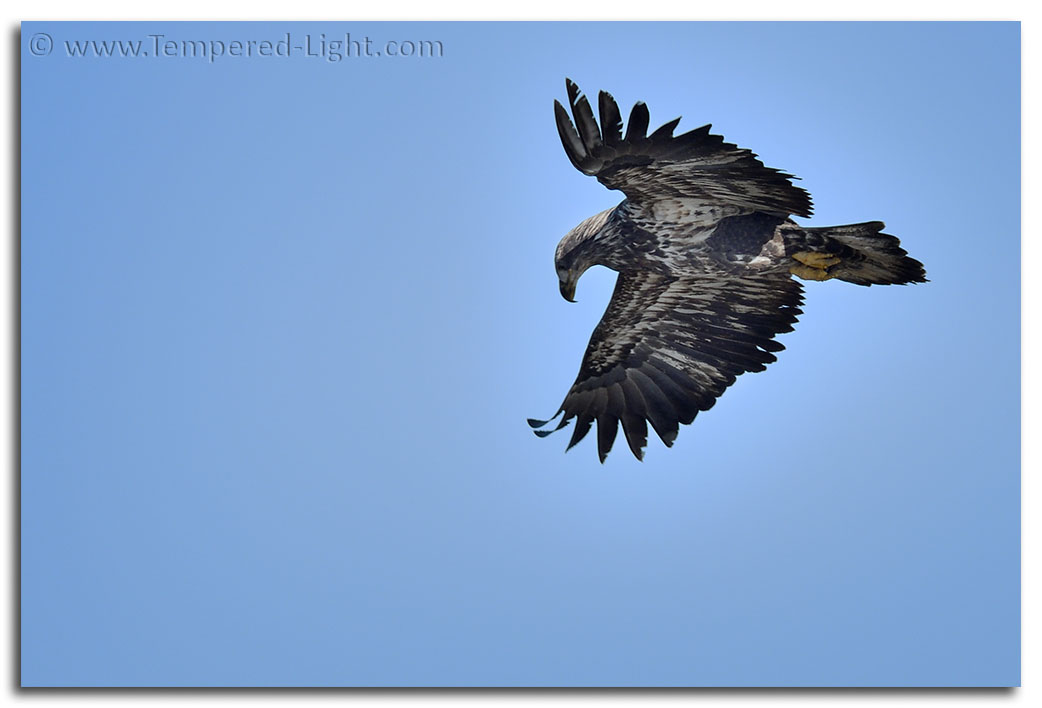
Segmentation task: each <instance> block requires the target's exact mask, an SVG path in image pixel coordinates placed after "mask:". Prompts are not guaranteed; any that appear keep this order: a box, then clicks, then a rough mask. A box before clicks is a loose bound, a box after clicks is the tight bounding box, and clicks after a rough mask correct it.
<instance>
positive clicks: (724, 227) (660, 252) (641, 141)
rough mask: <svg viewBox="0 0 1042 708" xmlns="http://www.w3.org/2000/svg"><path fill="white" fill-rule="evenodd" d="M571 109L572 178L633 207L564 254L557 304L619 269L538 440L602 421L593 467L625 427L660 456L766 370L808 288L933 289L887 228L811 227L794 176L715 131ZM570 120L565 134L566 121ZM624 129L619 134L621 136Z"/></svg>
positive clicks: (576, 96) (629, 436)
mask: <svg viewBox="0 0 1042 708" xmlns="http://www.w3.org/2000/svg"><path fill="white" fill-rule="evenodd" d="M566 88H567V91H568V103H569V105H570V108H571V117H569V115H568V110H566V109H565V107H564V106H562V105H561V104H560V102H558V101H554V114H555V117H556V120H557V130H558V132H559V133H560V136H561V143H562V144H563V145H564V150H565V153H566V154H567V155H568V159H569V160H570V161H571V163H572V164H573V165H574V166H575V168H576V169H578V170H579V171H581V172H583V173H584V174H587V175H591V176H595V177H596V178H597V179H598V181H600V182H601V184H603V185H605V186H606V187H608V188H610V189H618V190H621V191H622V192H623V193H624V194H625V195H626V199H624V200H623V201H622V203H620V204H619V205H618V206H616V207H614V208H612V209H608V210H606V211H603V212H601V213H600V214H596V215H594V216H591V217H590V218H589V219H586V220H585V221H584V222H582V223H581V224H579V225H578V226H577V227H575V228H574V229H572V230H571V231H570V232H569V233H568V234H567V235H566V236H565V237H564V238H563V239H561V242H560V243H559V244H558V245H557V251H556V254H555V264H556V267H557V275H558V279H559V281H560V290H561V295H562V296H564V298H565V299H567V300H570V301H572V300H573V298H574V295H575V285H576V282H577V281H578V280H579V277H580V276H581V275H582V274H583V273H584V272H585V271H586V270H587V269H588V268H590V267H591V266H594V265H603V266H607V267H608V268H611V269H612V270H615V271H618V273H619V276H618V280H617V281H616V284H615V292H614V293H613V294H612V298H611V302H610V303H609V304H608V309H607V311H606V312H605V313H604V316H603V317H602V318H601V321H600V323H599V324H598V325H597V327H596V329H594V331H593V336H592V337H591V338H590V344H589V346H588V347H587V349H586V355H585V356H584V357H583V362H582V366H581V368H580V370H579V375H578V377H577V378H576V380H575V383H574V384H572V387H571V389H570V390H569V391H568V394H567V396H565V399H564V402H563V403H562V404H561V407H560V408H559V409H558V410H557V413H556V414H555V415H554V416H553V418H551V419H550V420H543V421H540V420H534V419H530V420H529V424H530V425H532V427H533V428H544V427H545V426H547V425H548V424H549V423H550V422H551V421H552V420H554V419H555V418H557V416H561V420H560V422H559V423H558V424H557V425H556V426H555V427H553V428H550V429H546V430H536V435H539V436H540V437H545V436H546V435H549V434H550V433H552V432H554V431H556V430H560V429H561V428H563V427H565V426H566V425H567V424H568V423H569V422H570V421H571V420H573V419H574V420H575V428H574V431H573V433H572V437H571V441H570V442H569V444H568V448H569V449H571V448H572V446H574V445H575V444H576V443H578V442H579V441H580V440H582V439H583V438H584V437H585V436H586V434H587V433H588V432H590V429H591V428H592V426H593V424H594V423H595V422H596V424H597V452H598V455H599V456H600V460H601V462H603V461H604V459H605V457H606V456H607V454H608V452H609V451H610V450H611V448H612V445H613V444H614V442H615V438H616V436H617V434H618V426H619V423H620V422H621V423H622V430H623V434H624V436H625V438H626V443H627V444H628V445H629V448H630V450H631V451H632V452H633V454H634V455H635V456H636V457H637V459H643V457H644V448H645V446H646V445H647V439H648V423H650V424H651V427H652V429H653V430H654V431H655V432H656V433H657V434H658V436H659V437H660V438H661V439H662V442H663V443H665V444H666V446H667V447H668V446H672V444H673V441H674V440H675V439H676V437H677V433H678V430H679V424H680V423H684V424H688V423H691V422H692V421H693V420H694V419H695V416H696V415H698V413H699V412H700V411H705V410H709V409H710V408H711V407H712V406H713V404H714V403H715V402H716V399H717V398H719V397H720V395H721V394H722V393H723V392H724V390H725V389H726V388H727V387H728V386H730V385H731V384H733V383H734V381H735V378H736V377H737V376H739V375H740V374H743V373H745V372H747V371H763V370H764V369H765V368H766V365H767V364H769V363H771V362H773V361H775V359H776V357H775V353H777V352H779V351H781V350H782V349H784V347H783V346H782V345H781V344H779V343H778V342H776V341H775V340H774V337H775V335H777V334H780V333H782V332H790V331H792V326H793V324H794V323H795V322H796V319H797V316H798V315H800V314H801V311H800V309H799V306H800V304H801V303H802V301H803V289H802V286H801V285H800V283H799V281H797V280H795V279H794V277H793V276H796V277H798V278H801V279H804V280H831V279H833V278H836V279H839V280H844V281H847V282H849V283H856V284H858V285H892V284H905V283H920V282H925V281H926V273H925V271H924V269H923V264H922V263H920V262H919V261H917V260H915V259H913V258H910V257H908V254H907V253H906V252H905V251H904V249H902V248H901V245H900V242H899V241H898V240H897V239H896V238H895V237H893V236H889V235H887V234H884V233H881V232H882V229H883V224H882V222H878V221H873V222H868V223H864V224H851V225H849V226H832V227H825V228H809V227H803V226H799V225H798V224H796V222H794V221H793V220H792V219H791V218H790V216H793V215H795V216H801V217H809V216H810V214H811V201H810V196H809V195H808V194H807V192H806V191H805V190H803V189H800V188H799V187H796V186H795V185H793V184H792V182H791V179H792V177H791V175H787V174H785V173H784V172H780V171H778V170H775V169H772V168H770V167H765V166H764V164H763V163H762V162H760V160H759V159H757V156H756V155H754V154H753V153H752V152H750V151H749V150H746V149H744V148H739V147H737V146H736V145H733V144H731V143H725V142H724V139H723V138H722V137H721V136H719V135H713V134H711V133H710V132H709V130H710V126H708V125H706V126H703V127H701V128H696V129H695V130H692V131H689V132H687V133H684V134H682V135H677V136H674V135H673V130H674V129H675V128H676V126H677V124H678V123H679V122H680V119H679V118H677V119H675V120H672V121H670V122H668V123H666V124H665V125H663V126H662V127H661V128H659V129H657V130H655V131H654V132H653V133H651V135H648V134H647V130H648V125H649V114H648V109H647V106H645V105H644V104H643V103H637V104H636V105H635V106H634V107H633V110H632V111H630V116H629V120H628V121H627V124H626V125H625V126H623V122H622V114H621V113H620V112H619V106H618V104H617V103H616V102H615V99H614V98H612V96H611V95H610V94H608V93H606V92H604V91H601V92H600V95H599V96H598V101H597V105H598V113H599V114H600V123H599V124H598V122H597V120H596V119H595V118H594V115H593V108H592V107H591V106H590V102H589V100H588V99H587V98H586V97H585V96H584V95H583V94H582V93H581V92H580V91H579V88H578V86H576V85H575V84H574V83H573V82H572V81H571V80H567V81H566ZM573 119H574V123H573ZM624 127H625V132H624V131H623V128H624Z"/></svg>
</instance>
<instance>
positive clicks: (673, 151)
mask: <svg viewBox="0 0 1042 708" xmlns="http://www.w3.org/2000/svg"><path fill="white" fill-rule="evenodd" d="M566 85H567V88H568V101H569V103H570V104H571V108H572V116H573V117H574V118H575V125H573V124H572V121H571V120H569V118H568V112H567V111H566V110H565V108H564V106H562V105H561V104H560V102H559V101H554V113H555V115H556V117H557V130H558V132H559V133H560V134H561V142H562V143H563V144H564V150H565V152H566V153H568V159H570V160H571V161H572V164H573V165H575V167H576V169H578V170H579V171H581V172H583V173H584V174H588V175H594V176H596V177H597V179H598V180H600V182H601V183H602V184H604V185H605V186H606V187H608V188H609V189H619V190H622V191H623V192H625V194H626V196H627V197H628V198H629V199H630V200H631V201H634V202H640V201H643V202H655V201H658V200H660V199H664V198H668V197H689V198H694V199H700V200H702V201H704V202H706V203H710V204H724V205H732V206H738V207H743V208H747V209H752V210H754V211H766V212H775V213H778V214H795V215H797V216H810V214H811V202H810V195H808V194H807V192H806V191H805V190H803V189H800V188H799V187H796V186H794V185H793V184H792V182H791V181H790V180H791V179H792V176H791V175H788V174H785V173H784V172H780V171H778V170H775V169H772V168H770V167H765V166H764V164H763V163H762V162H760V161H759V160H758V159H757V157H756V155H754V154H753V153H752V152H751V151H749V150H746V149H744V148H739V147H738V146H736V145H733V144H731V143H725V142H724V139H723V137H721V136H719V135H712V134H710V132H709V129H710V128H711V127H712V126H709V125H704V126H702V127H701V128H696V129H695V130H692V131H689V132H687V133H684V134H683V135H677V136H675V137H674V135H673V129H674V128H676V126H677V124H678V123H679V122H680V118H676V119H674V120H671V121H670V122H668V123H666V124H665V125H663V126H662V127H661V128H659V129H658V130H656V131H655V132H653V133H652V134H651V135H650V136H649V135H647V130H648V120H649V116H648V107H647V106H645V105H644V104H643V103H637V104H636V105H635V106H634V107H633V110H632V111H631V112H630V119H629V123H628V125H627V126H626V134H625V136H624V135H623V133H622V127H623V126H622V114H621V113H619V106H618V104H617V103H616V102H615V99H614V98H612V96H611V94H609V93H606V92H604V91H601V93H600V97H599V98H600V100H599V101H598V103H599V105H598V108H599V112H600V116H601V123H600V126H599V127H598V125H597V121H596V120H595V119H594V117H593V110H592V109H591V108H590V102H589V101H588V100H587V99H586V97H585V96H584V95H582V93H580V91H579V87H578V86H576V85H575V84H574V83H572V81H571V79H568V80H566ZM576 127H578V132H577V131H576Z"/></svg>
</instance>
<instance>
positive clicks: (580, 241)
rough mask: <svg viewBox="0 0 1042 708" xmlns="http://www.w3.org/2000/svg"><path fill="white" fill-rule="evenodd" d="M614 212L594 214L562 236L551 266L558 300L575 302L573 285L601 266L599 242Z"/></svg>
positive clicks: (600, 243)
mask: <svg viewBox="0 0 1042 708" xmlns="http://www.w3.org/2000/svg"><path fill="white" fill-rule="evenodd" d="M614 211H615V209H614V208H612V209H605V210H604V211H602V212H601V213H600V214H594V215H593V216H591V217H590V218H589V219H586V220H585V221H583V222H582V223H581V224H579V225H578V226H576V227H575V228H574V229H572V230H571V231H569V232H568V233H567V234H565V237H564V238H562V239H561V242H560V243H558V244H557V252H556V254H555V255H554V265H555V266H556V268H557V278H558V280H559V281H560V283H559V285H560V288H561V296H562V297H564V299H565V300H567V301H568V302H575V285H576V283H578V282H579V278H580V277H582V274H583V273H585V272H586V270H587V269H588V268H590V266H595V265H603V262H602V259H601V255H602V254H603V253H604V251H605V248H604V244H603V241H602V238H603V236H604V235H605V233H606V232H607V230H608V228H607V227H608V224H609V218H610V217H611V215H612V212H614Z"/></svg>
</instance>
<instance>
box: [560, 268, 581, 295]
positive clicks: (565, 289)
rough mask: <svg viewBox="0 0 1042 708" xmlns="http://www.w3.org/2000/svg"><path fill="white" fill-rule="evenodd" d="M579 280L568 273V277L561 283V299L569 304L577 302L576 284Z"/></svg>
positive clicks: (570, 272)
mask: <svg viewBox="0 0 1042 708" xmlns="http://www.w3.org/2000/svg"><path fill="white" fill-rule="evenodd" d="M577 280H578V278H576V277H575V276H574V274H573V273H572V271H568V277H567V278H564V279H563V280H561V281H560V286H561V297H563V298H564V299H565V300H567V301H568V302H575V283H576V281H577Z"/></svg>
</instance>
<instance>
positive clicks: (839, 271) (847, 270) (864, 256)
mask: <svg viewBox="0 0 1042 708" xmlns="http://www.w3.org/2000/svg"><path fill="white" fill-rule="evenodd" d="M883 228H884V224H883V222H881V221H869V222H867V223H864V224H848V225H845V226H829V227H825V228H804V227H800V228H799V231H800V232H802V238H799V237H797V238H796V239H792V240H790V238H787V239H786V241H787V244H786V246H787V247H786V250H787V251H789V252H790V253H792V252H794V251H799V250H801V249H802V250H803V251H804V252H806V251H807V250H811V251H813V252H815V253H823V254H830V255H834V256H836V257H838V258H839V259H840V260H839V262H838V263H836V264H835V265H832V266H830V267H828V268H827V277H828V278H830V279H831V278H838V279H839V280H845V281H846V282H848V283H855V284H857V285H905V284H907V283H925V282H927V280H926V269H925V268H924V267H923V264H922V263H920V262H919V261H917V260H916V259H914V258H912V257H910V256H909V255H908V252H907V251H905V250H904V249H903V248H901V242H900V241H899V240H898V239H897V238H896V237H895V236H891V235H889V234H884V233H882V230H883Z"/></svg>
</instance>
